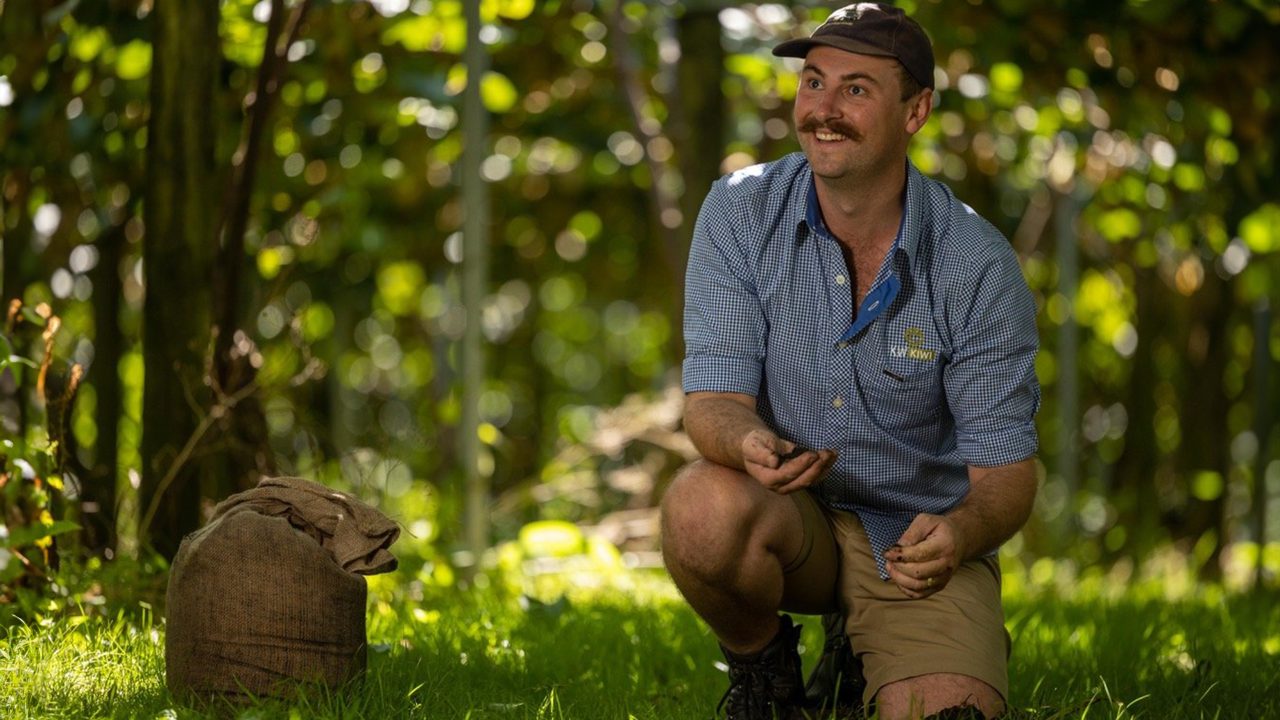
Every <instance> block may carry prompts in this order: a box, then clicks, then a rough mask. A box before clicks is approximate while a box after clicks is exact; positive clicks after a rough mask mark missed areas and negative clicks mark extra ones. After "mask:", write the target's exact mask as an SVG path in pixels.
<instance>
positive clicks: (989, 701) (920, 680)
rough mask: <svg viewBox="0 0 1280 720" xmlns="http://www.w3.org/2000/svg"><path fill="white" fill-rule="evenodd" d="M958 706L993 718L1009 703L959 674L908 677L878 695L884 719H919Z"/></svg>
mask: <svg viewBox="0 0 1280 720" xmlns="http://www.w3.org/2000/svg"><path fill="white" fill-rule="evenodd" d="M954 707H971V708H976V709H978V710H980V711H981V712H982V714H983V715H985V716H986V717H988V718H993V717H996V716H998V715H1000V714H1001V713H1002V712H1004V708H1005V703H1004V698H1003V697H1001V696H1000V693H999V692H997V691H996V689H995V688H993V687H991V686H990V685H988V684H987V683H985V682H983V681H981V680H979V679H977V678H975V677H970V676H968V675H960V674H956V673H935V674H931V675H920V676H917V677H913V678H907V679H906V680H900V681H898V682H894V683H889V684H888V685H885V686H884V687H882V688H880V692H879V693H877V694H876V708H877V709H878V711H879V713H880V717H881V718H883V719H884V720H916V719H917V718H923V717H927V716H929V715H934V714H936V713H939V712H941V711H943V710H946V709H948V708H954Z"/></svg>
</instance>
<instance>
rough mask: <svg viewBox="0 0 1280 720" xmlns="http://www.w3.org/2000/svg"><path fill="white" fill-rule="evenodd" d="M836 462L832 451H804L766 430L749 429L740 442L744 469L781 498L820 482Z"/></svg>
mask: <svg viewBox="0 0 1280 720" xmlns="http://www.w3.org/2000/svg"><path fill="white" fill-rule="evenodd" d="M797 451H798V452H797ZM835 461H836V453H835V451H834V450H805V449H803V448H801V447H799V446H797V445H796V444H795V443H793V442H789V441H787V440H783V439H782V438H780V437H778V436H777V435H774V434H773V433H771V432H768V431H767V430H752V431H751V432H749V433H747V434H746V436H745V437H743V439H742V465H743V469H744V470H746V471H747V474H748V475H750V476H751V477H753V478H755V479H756V480H758V481H760V484H761V485H764V486H765V487H767V488H769V489H770V490H772V491H774V492H776V493H779V494H782V495H786V494H787V493H790V492H795V491H796V490H799V489H801V488H806V487H809V486H810V485H812V484H814V483H815V482H817V481H818V480H820V479H822V476H823V475H824V474H826V472H827V469H828V468H830V467H831V464H832V463H834V462H835Z"/></svg>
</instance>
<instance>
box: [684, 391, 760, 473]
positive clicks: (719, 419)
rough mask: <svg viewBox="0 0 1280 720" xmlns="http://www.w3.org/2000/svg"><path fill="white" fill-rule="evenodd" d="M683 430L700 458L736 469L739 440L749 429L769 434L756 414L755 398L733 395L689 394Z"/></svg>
mask: <svg viewBox="0 0 1280 720" xmlns="http://www.w3.org/2000/svg"><path fill="white" fill-rule="evenodd" d="M684 429H685V432H687V433H689V439H690V440H692V441H693V446H694V447H696V448H697V449H698V452H699V453H701V454H702V456H703V457H704V458H706V459H708V460H710V461H712V462H715V463H719V464H721V465H725V466H727V467H732V468H737V469H739V470H741V469H742V468H743V460H742V441H743V439H744V438H745V437H746V436H747V434H748V433H750V432H751V431H752V430H765V431H769V428H768V426H767V425H765V423H764V421H763V420H761V419H760V416H759V415H757V414H756V410H755V398H753V397H751V396H749V395H739V394H736V393H690V394H689V395H688V396H687V397H686V398H685V409H684Z"/></svg>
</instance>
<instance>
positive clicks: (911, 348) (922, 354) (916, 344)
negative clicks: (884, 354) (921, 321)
mask: <svg viewBox="0 0 1280 720" xmlns="http://www.w3.org/2000/svg"><path fill="white" fill-rule="evenodd" d="M902 341H903V342H905V343H906V345H905V346H899V347H894V348H889V353H890V354H891V355H894V356H895V357H905V358H911V359H912V360H919V361H921V362H933V361H934V360H937V359H938V351H937V350H929V349H928V348H926V347H925V346H924V330H921V329H920V328H918V327H909V328H907V329H906V330H903V331H902Z"/></svg>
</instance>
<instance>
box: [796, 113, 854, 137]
mask: <svg viewBox="0 0 1280 720" xmlns="http://www.w3.org/2000/svg"><path fill="white" fill-rule="evenodd" d="M818 130H830V131H831V132H836V133H840V134H841V135H844V136H845V137H847V138H849V139H851V140H861V139H862V137H861V135H859V134H858V131H857V130H854V129H853V127H851V126H849V125H846V124H845V123H843V122H840V121H838V120H837V121H831V122H822V121H821V120H816V119H814V118H812V117H809V118H805V120H804V121H803V122H801V123H800V132H805V133H811V132H817V131H818Z"/></svg>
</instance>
